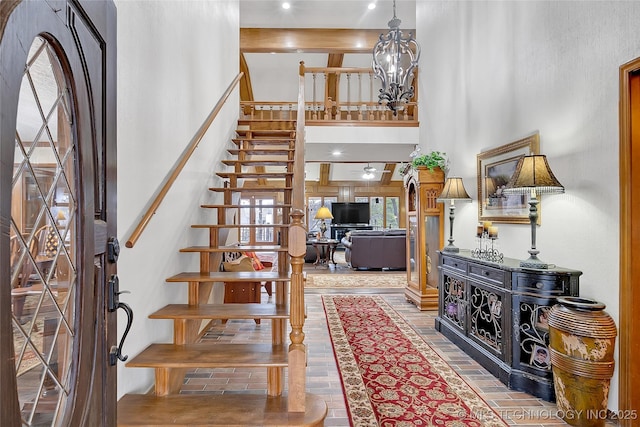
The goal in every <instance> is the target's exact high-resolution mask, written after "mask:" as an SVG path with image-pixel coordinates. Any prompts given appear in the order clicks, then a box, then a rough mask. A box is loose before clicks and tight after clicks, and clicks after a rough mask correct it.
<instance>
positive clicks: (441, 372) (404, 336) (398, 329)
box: [322, 295, 507, 427]
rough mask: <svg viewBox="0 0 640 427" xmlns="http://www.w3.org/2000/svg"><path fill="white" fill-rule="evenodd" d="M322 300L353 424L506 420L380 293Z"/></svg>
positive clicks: (475, 426)
mask: <svg viewBox="0 0 640 427" xmlns="http://www.w3.org/2000/svg"><path fill="white" fill-rule="evenodd" d="M322 300H323V303H324V308H325V313H326V315H327V323H328V324H329V333H330V336H331V341H332V343H333V351H334V355H335V357H336V361H337V363H338V370H339V371H340V378H341V379H342V387H343V389H344V393H345V399H346V402H347V410H348V412H349V417H350V419H351V423H352V425H353V426H356V427H364V426H383V427H387V426H397V427H400V426H402V427H409V426H446V427H462V426H465V427H467V426H470V427H489V426H500V427H505V426H507V424H506V423H505V422H504V421H502V419H501V418H500V417H499V416H498V415H497V414H496V413H495V412H494V411H493V409H491V407H490V406H489V405H488V404H487V403H486V402H485V401H484V400H483V399H482V398H480V396H478V394H477V393H476V392H475V391H473V389H472V388H471V387H470V386H469V385H468V384H467V383H465V382H464V381H463V380H462V378H461V377H460V376H459V375H458V374H457V373H456V372H455V371H454V370H453V369H452V368H451V366H449V365H448V364H447V363H446V362H445V361H444V360H442V358H440V356H438V354H437V353H436V352H435V351H434V350H433V349H432V348H431V347H430V346H429V345H428V344H427V343H426V342H425V341H424V339H423V338H422V337H421V336H420V335H419V334H418V333H417V332H416V331H415V330H413V328H411V326H409V325H408V324H407V323H406V322H405V320H404V319H403V318H402V316H400V314H398V313H397V312H396V311H395V310H393V309H392V308H391V307H390V306H389V305H388V304H387V303H386V302H385V301H384V300H383V299H382V298H381V297H379V296H369V295H366V296H365V295H362V296H360V295H324V296H323V297H322Z"/></svg>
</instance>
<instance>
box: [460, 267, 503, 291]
mask: <svg viewBox="0 0 640 427" xmlns="http://www.w3.org/2000/svg"><path fill="white" fill-rule="evenodd" d="M469 276H471V277H476V278H479V279H482V280H484V281H487V282H489V283H492V284H494V285H498V286H500V287H506V285H505V279H504V271H503V270H500V269H499V268H493V267H487V266H486V265H477V264H471V265H469Z"/></svg>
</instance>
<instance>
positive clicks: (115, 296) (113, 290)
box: [108, 274, 133, 366]
mask: <svg viewBox="0 0 640 427" xmlns="http://www.w3.org/2000/svg"><path fill="white" fill-rule="evenodd" d="M108 285H109V294H108V310H109V311H110V312H114V311H117V310H118V309H119V308H121V309H123V310H124V312H125V313H126V314H127V327H126V328H125V330H124V334H122V338H120V344H118V346H117V347H116V346H115V345H114V346H111V349H110V351H109V364H110V365H111V366H114V365H116V364H117V363H118V360H120V361H122V362H124V361H126V360H127V359H128V358H129V356H123V355H122V346H123V345H124V340H125V339H126V338H127V335H128V334H129V330H130V329H131V325H132V324H133V310H131V307H129V305H127V304H125V303H123V302H120V296H119V295H120V294H128V293H130V292H129V291H120V280H119V279H118V276H116V275H115V274H114V275H112V276H111V279H109V282H108Z"/></svg>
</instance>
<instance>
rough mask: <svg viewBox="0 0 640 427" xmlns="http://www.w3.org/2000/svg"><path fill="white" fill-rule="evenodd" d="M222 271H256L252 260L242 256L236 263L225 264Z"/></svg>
mask: <svg viewBox="0 0 640 427" xmlns="http://www.w3.org/2000/svg"><path fill="white" fill-rule="evenodd" d="M222 269H223V270H224V271H255V268H253V262H252V261H251V258H249V257H247V256H242V257H240V258H238V259H237V260H235V261H230V262H223V263H222Z"/></svg>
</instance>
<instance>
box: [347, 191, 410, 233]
mask: <svg viewBox="0 0 640 427" xmlns="http://www.w3.org/2000/svg"><path fill="white" fill-rule="evenodd" d="M358 199H364V200H362V201H365V202H366V201H367V199H368V201H369V206H370V209H371V219H370V221H369V224H371V225H373V226H374V228H398V227H399V216H400V198H399V197H383V196H380V197H370V198H367V197H356V201H359V200H358Z"/></svg>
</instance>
